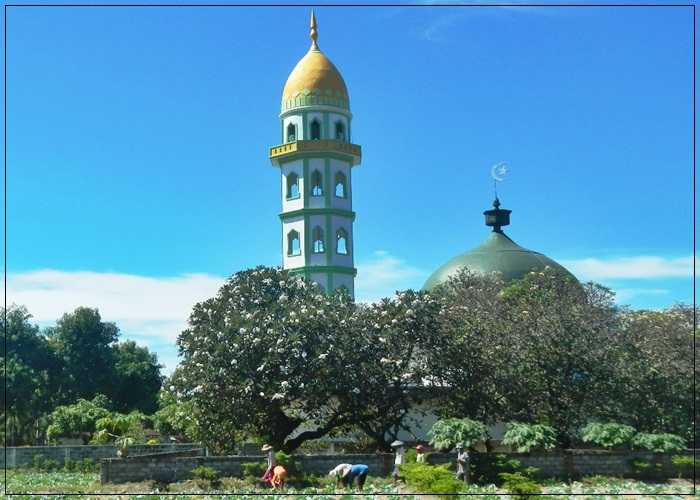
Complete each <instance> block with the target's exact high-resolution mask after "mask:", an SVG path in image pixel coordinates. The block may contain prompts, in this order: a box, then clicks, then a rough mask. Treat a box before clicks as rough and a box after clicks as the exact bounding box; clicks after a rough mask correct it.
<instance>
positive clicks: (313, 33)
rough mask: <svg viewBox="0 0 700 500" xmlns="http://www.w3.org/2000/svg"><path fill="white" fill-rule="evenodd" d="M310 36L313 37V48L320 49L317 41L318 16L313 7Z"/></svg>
mask: <svg viewBox="0 0 700 500" xmlns="http://www.w3.org/2000/svg"><path fill="white" fill-rule="evenodd" d="M309 36H310V37H311V50H318V44H317V43H316V40H317V39H318V30H317V29H316V16H315V15H314V10H313V9H311V31H310V33H309Z"/></svg>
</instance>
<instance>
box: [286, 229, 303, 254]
mask: <svg viewBox="0 0 700 500" xmlns="http://www.w3.org/2000/svg"><path fill="white" fill-rule="evenodd" d="M287 255H289V256H290V257H291V256H294V255H301V242H300V241H299V233H298V232H297V231H295V230H294V229H292V230H291V231H289V233H288V234H287Z"/></svg>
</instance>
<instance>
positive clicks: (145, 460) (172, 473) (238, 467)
mask: <svg viewBox="0 0 700 500" xmlns="http://www.w3.org/2000/svg"><path fill="white" fill-rule="evenodd" d="M295 458H296V460H297V462H298V463H299V464H300V465H301V467H302V469H303V470H304V472H307V473H311V474H319V475H321V474H328V471H330V470H331V469H333V468H334V467H335V466H336V465H338V464H340V463H355V464H357V463H363V464H366V465H367V466H368V467H369V473H370V474H371V475H376V476H385V475H387V474H389V472H390V471H391V467H392V464H393V455H387V454H383V455H378V454H374V455H297V456H296V457H295ZM264 461H265V457H264V456H263V455H234V456H224V457H205V456H189V457H183V456H182V455H181V454H180V455H179V456H178V455H175V454H170V453H167V454H163V455H147V456H139V457H129V458H126V459H118V458H109V459H106V460H103V461H102V463H101V468H100V481H101V482H102V483H126V482H136V481H146V480H152V481H162V482H175V481H181V480H185V479H190V478H191V476H190V474H191V472H192V469H194V468H196V467H198V466H200V465H204V466H206V467H211V468H213V469H215V470H216V471H218V472H219V474H220V475H221V476H223V477H237V476H238V477H240V476H242V475H243V466H242V464H244V463H249V462H264Z"/></svg>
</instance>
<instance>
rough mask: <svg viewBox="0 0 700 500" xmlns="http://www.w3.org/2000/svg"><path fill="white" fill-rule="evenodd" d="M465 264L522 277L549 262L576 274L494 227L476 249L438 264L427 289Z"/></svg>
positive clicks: (479, 270) (484, 271)
mask: <svg viewBox="0 0 700 500" xmlns="http://www.w3.org/2000/svg"><path fill="white" fill-rule="evenodd" d="M499 229H500V227H499ZM465 266H466V267H468V268H470V269H471V270H472V271H474V272H476V273H479V274H489V273H492V272H499V273H501V274H502V276H503V279H504V280H505V281H512V280H516V279H519V278H522V277H523V276H525V275H526V274H527V273H529V272H530V271H541V270H543V269H544V268H545V267H546V266H549V267H551V268H553V269H555V270H559V271H562V272H563V273H565V274H567V275H568V276H571V277H572V278H574V276H573V275H572V274H571V273H570V272H569V271H567V270H566V269H565V268H564V267H562V266H561V265H559V264H557V263H556V262H555V261H553V260H552V259H550V258H549V257H547V256H546V255H542V254H541V253H539V252H533V251H532V250H528V249H526V248H523V247H521V246H519V245H518V244H516V243H515V242H514V241H513V240H511V239H510V238H509V237H508V236H506V235H505V234H504V233H503V232H501V231H494V232H492V233H491V234H490V235H489V237H488V238H486V241H484V242H483V243H482V244H481V245H479V246H478V247H476V248H475V249H473V250H471V251H469V252H466V253H463V254H462V255H458V256H457V257H455V258H454V259H452V260H450V261H449V262H447V263H446V264H444V265H443V266H441V267H440V268H438V270H437V271H435V272H434V273H433V274H432V275H431V276H430V278H428V281H426V282H425V285H423V290H432V289H433V288H434V287H436V286H437V285H439V284H440V283H443V282H444V281H446V280H447V279H448V278H449V277H450V276H451V275H452V274H454V273H456V272H457V270H458V269H460V268H461V267H465ZM574 279H576V278H574Z"/></svg>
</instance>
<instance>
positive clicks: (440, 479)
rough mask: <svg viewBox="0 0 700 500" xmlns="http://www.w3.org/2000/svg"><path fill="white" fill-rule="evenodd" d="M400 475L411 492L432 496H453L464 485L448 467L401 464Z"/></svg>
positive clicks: (444, 465)
mask: <svg viewBox="0 0 700 500" xmlns="http://www.w3.org/2000/svg"><path fill="white" fill-rule="evenodd" d="M400 470H401V474H402V475H403V476H404V478H405V479H406V484H408V486H410V487H411V489H412V490H413V491H416V492H418V493H424V494H432V495H438V496H443V495H454V494H455V493H458V492H459V491H460V490H461V489H462V488H463V487H464V483H463V482H462V481H459V480H458V479H456V478H455V477H454V473H453V472H451V471H450V470H449V465H447V464H443V465H427V464H419V463H411V464H403V465H401V466H400Z"/></svg>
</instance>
